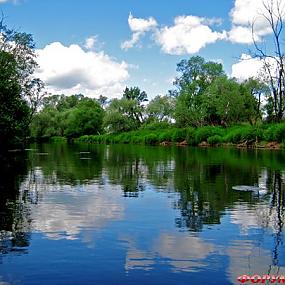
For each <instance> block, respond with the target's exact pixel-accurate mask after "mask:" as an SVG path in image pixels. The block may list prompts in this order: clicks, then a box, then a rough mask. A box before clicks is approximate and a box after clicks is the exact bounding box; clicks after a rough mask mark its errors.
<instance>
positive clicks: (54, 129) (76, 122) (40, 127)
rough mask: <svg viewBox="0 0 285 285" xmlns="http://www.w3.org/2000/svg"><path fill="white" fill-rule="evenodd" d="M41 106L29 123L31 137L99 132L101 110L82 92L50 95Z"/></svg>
mask: <svg viewBox="0 0 285 285" xmlns="http://www.w3.org/2000/svg"><path fill="white" fill-rule="evenodd" d="M43 105H44V108H43V109H42V111H41V112H39V113H38V114H36V115H35V118H34V120H33V122H32V125H31V135H32V137H34V138H48V137H53V136H65V137H67V138H74V137H79V136H82V135H91V134H98V133H100V132H101V131H102V123H103V114H104V113H103V109H102V107H101V106H100V105H99V103H98V102H97V101H96V100H94V99H90V98H85V97H84V96H83V95H81V94H79V95H73V96H64V95H53V96H50V97H47V98H45V100H44V103H43Z"/></svg>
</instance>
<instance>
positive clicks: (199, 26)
mask: <svg viewBox="0 0 285 285" xmlns="http://www.w3.org/2000/svg"><path fill="white" fill-rule="evenodd" d="M208 23H209V21H208V20H207V19H205V18H200V17H196V16H179V17H176V18H175V20H174V25H173V26H171V27H164V28H162V29H160V30H159V31H158V32H157V34H156V40H157V42H158V43H159V44H160V45H161V49H162V51H164V52H165V53H168V54H178V55H180V54H185V53H186V54H193V53H197V52H199V51H200V49H202V48H203V47H205V46H206V45H207V44H211V43H215V42H216V41H218V40H222V39H225V38H226V37H227V35H226V32H221V33H220V32H216V31H213V30H212V29H211V28H210V26H208V25H207V24H208Z"/></svg>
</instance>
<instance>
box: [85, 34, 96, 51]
mask: <svg viewBox="0 0 285 285" xmlns="http://www.w3.org/2000/svg"><path fill="white" fill-rule="evenodd" d="M96 42H97V36H91V37H89V38H87V39H86V40H85V44H84V47H85V48H86V49H92V48H94V45H95V43H96Z"/></svg>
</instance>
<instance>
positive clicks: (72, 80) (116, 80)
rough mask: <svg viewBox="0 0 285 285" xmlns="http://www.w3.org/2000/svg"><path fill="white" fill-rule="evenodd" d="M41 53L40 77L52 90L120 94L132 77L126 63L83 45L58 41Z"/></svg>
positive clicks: (95, 94)
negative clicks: (63, 43) (128, 79)
mask: <svg viewBox="0 0 285 285" xmlns="http://www.w3.org/2000/svg"><path fill="white" fill-rule="evenodd" d="M37 54H38V64H39V66H40V68H39V70H38V72H37V76H38V77H40V78H41V79H42V80H43V81H44V82H45V83H46V85H47V88H48V90H49V91H50V92H55V93H65V94H67V95H68V94H74V93H83V94H85V95H87V96H98V95H100V94H104V95H105V96H108V97H119V96H120V95H121V94H120V93H121V92H122V90H123V88H124V87H125V84H124V82H125V80H126V79H127V78H128V77H129V73H128V68H129V66H128V64H127V63H126V62H124V61H122V62H117V61H116V60H114V59H113V58H111V57H109V56H108V55H106V54H105V53H104V52H102V51H101V52H95V51H84V50H83V49H82V48H81V47H80V46H79V45H75V44H73V45H70V46H64V45H62V44H61V43H59V42H54V43H51V44H49V45H47V46H46V47H45V48H43V49H41V50H37Z"/></svg>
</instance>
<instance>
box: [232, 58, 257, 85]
mask: <svg viewBox="0 0 285 285" xmlns="http://www.w3.org/2000/svg"><path fill="white" fill-rule="evenodd" d="M262 68H263V63H262V61H261V60H259V59H258V58H252V57H251V56H250V55H247V54H242V56H241V59H240V60H239V62H238V63H235V64H233V66H232V77H235V78H237V79H238V80H241V81H243V80H246V79H248V78H250V77H253V78H257V77H258V75H259V74H260V72H261V71H262Z"/></svg>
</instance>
